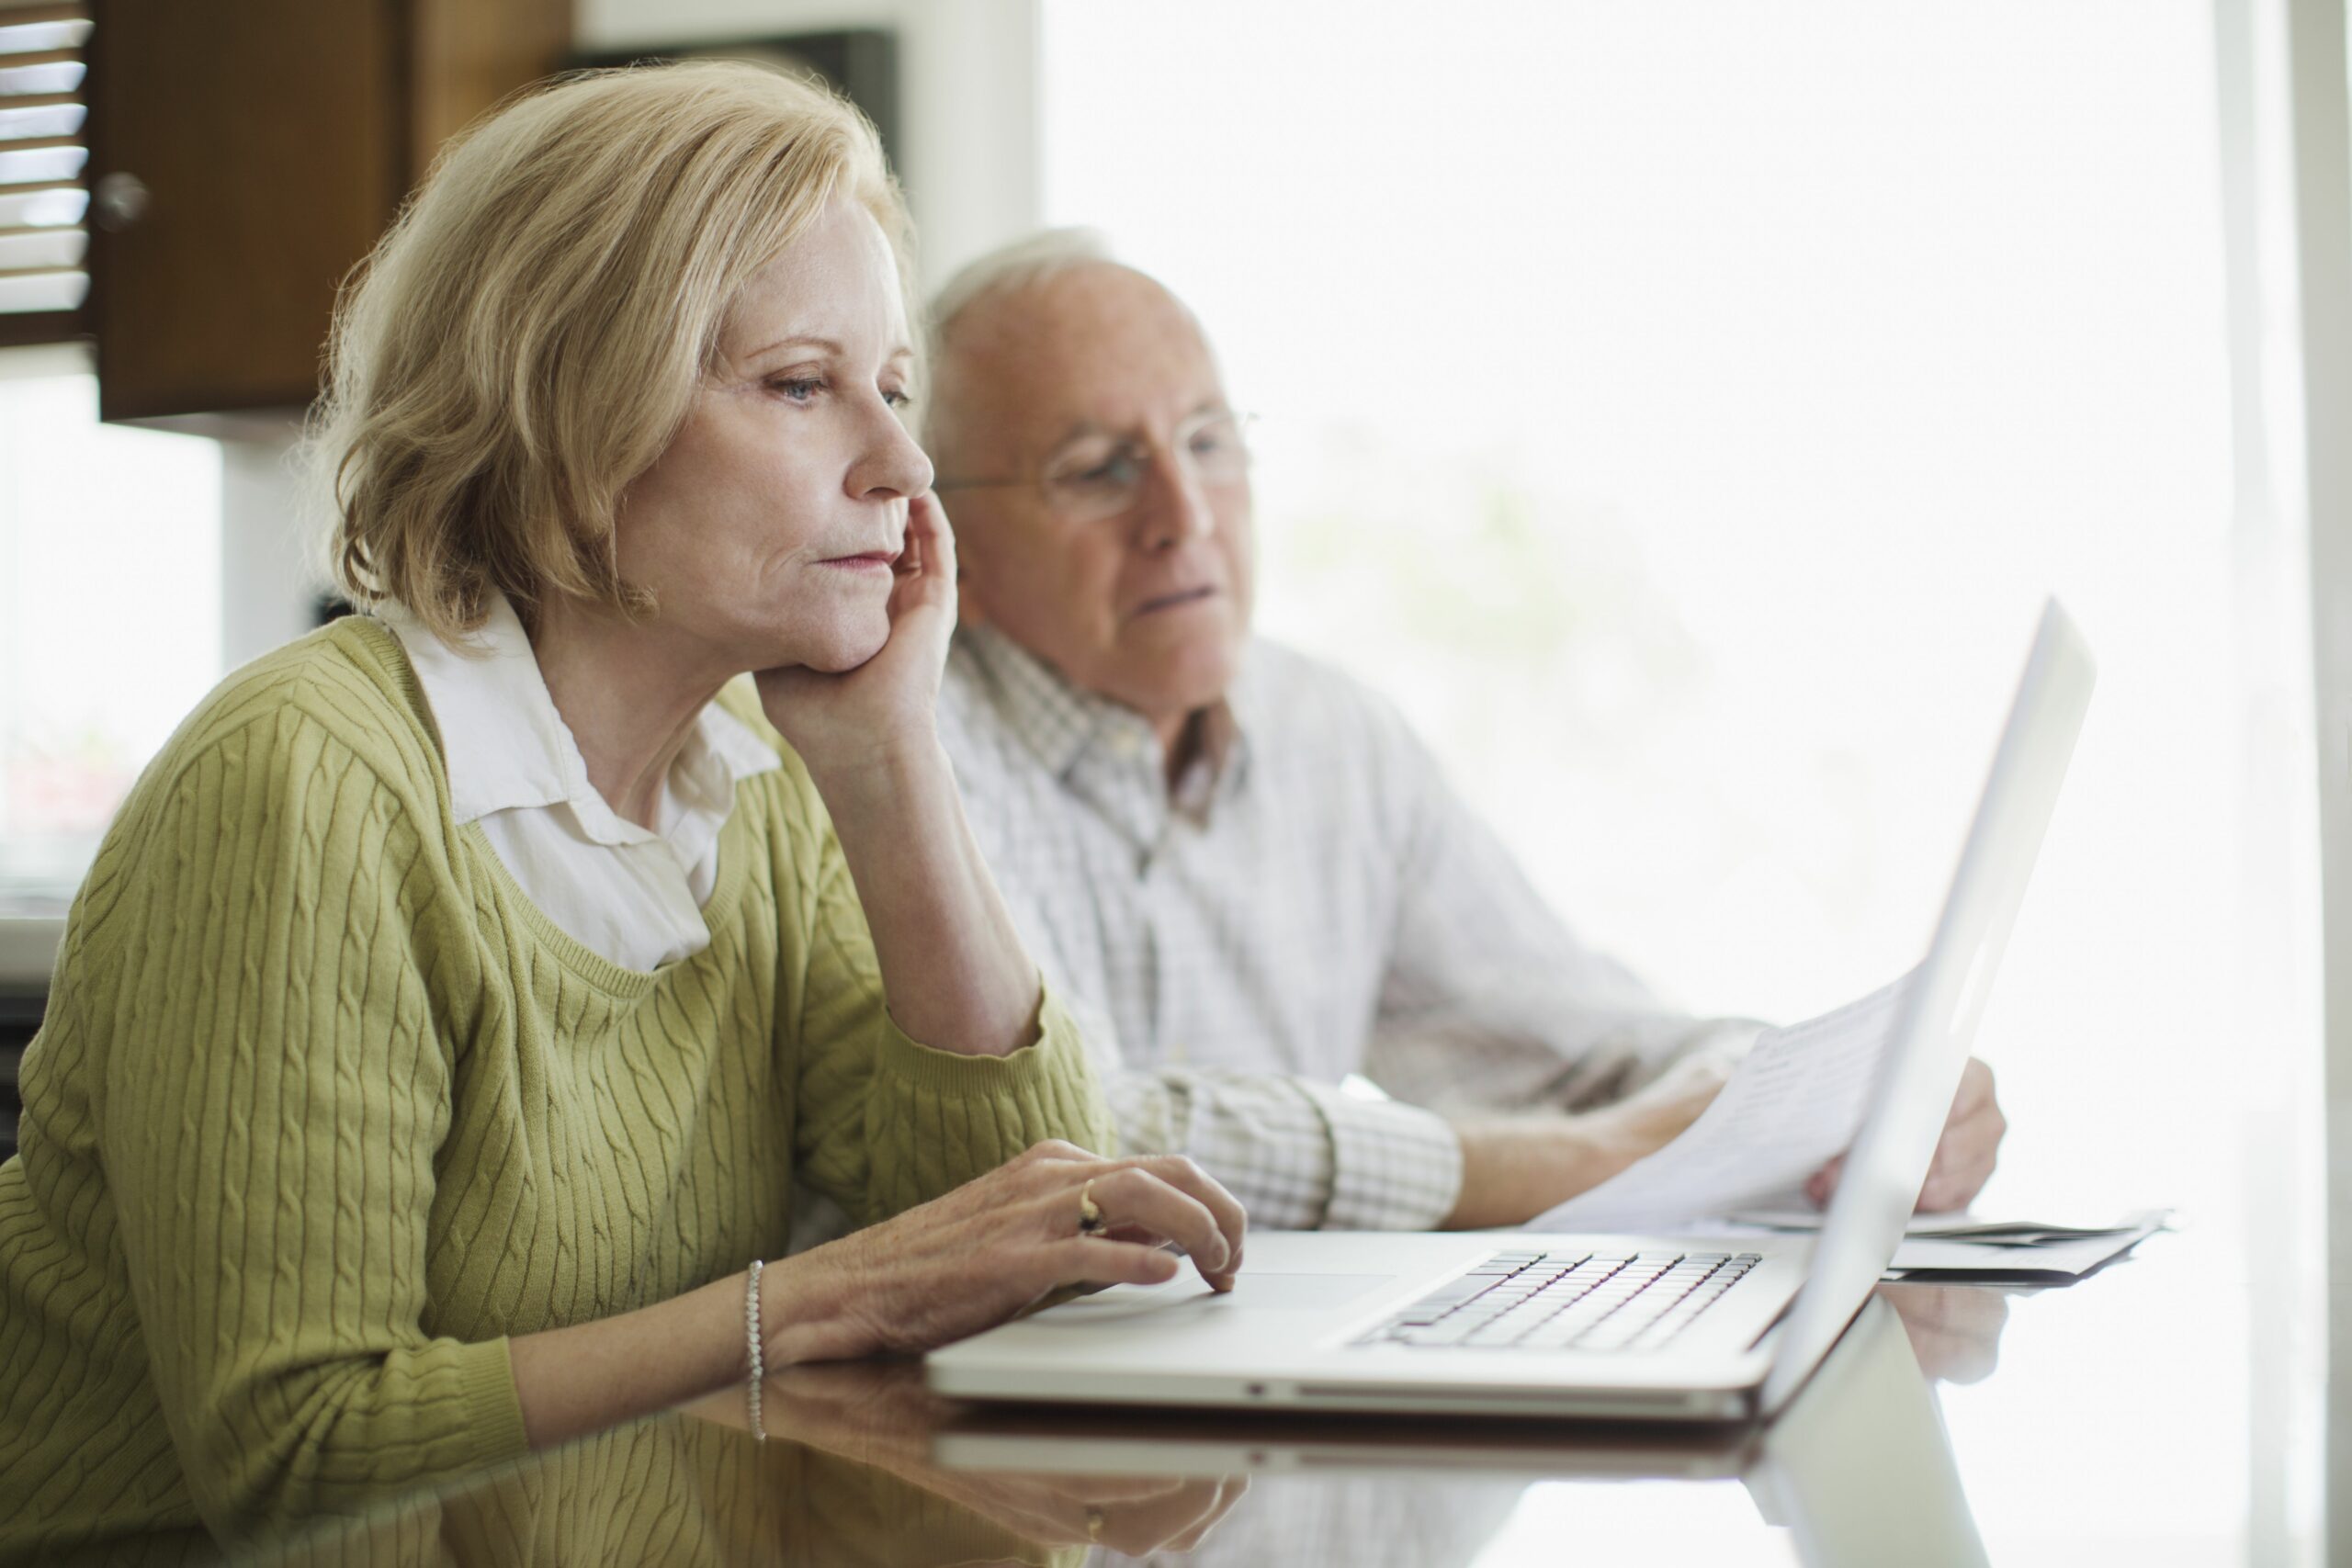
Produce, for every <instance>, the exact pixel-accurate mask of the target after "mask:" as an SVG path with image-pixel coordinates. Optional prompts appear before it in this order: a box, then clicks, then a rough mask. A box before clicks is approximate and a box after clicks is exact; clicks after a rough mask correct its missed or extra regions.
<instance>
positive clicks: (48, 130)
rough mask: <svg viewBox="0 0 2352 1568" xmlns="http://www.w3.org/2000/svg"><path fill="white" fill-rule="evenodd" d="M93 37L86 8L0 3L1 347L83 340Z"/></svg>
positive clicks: (13, 1) (21, 1)
mask: <svg viewBox="0 0 2352 1568" xmlns="http://www.w3.org/2000/svg"><path fill="white" fill-rule="evenodd" d="M89 37H90V15H89V8H88V6H86V5H79V4H64V5H58V4H39V3H29V0H0V346H6V345H11V344H28V343H51V342H57V341H60V340H62V339H66V338H73V337H78V336H80V335H81V334H82V333H83V332H84V331H85V326H84V322H83V320H82V303H83V300H84V299H85V297H86V296H87V295H88V293H89V289H90V279H89V274H88V273H87V271H85V258H86V256H87V254H88V250H89V231H88V228H87V220H88V216H89V207H90V191H89V186H88V183H87V178H86V169H87V165H88V163H89V149H88V146H87V144H86V142H85V136H84V119H85V116H86V114H87V113H88V109H87V107H86V99H85V93H84V91H83V78H84V75H85V72H86V70H87V64H86V56H85V51H86V49H87V47H88V43H89ZM123 194H125V196H126V199H130V197H129V195H128V193H123Z"/></svg>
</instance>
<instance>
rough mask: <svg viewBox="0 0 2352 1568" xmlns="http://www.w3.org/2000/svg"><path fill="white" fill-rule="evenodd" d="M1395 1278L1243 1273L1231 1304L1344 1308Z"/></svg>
mask: <svg viewBox="0 0 2352 1568" xmlns="http://www.w3.org/2000/svg"><path fill="white" fill-rule="evenodd" d="M1396 1277H1397V1276H1396V1275H1394V1274H1252V1273H1250V1272H1249V1271H1248V1270H1247V1269H1244V1270H1243V1272H1242V1275H1241V1278H1240V1279H1239V1280H1237V1281H1236V1282H1235V1284H1234V1288H1233V1297H1232V1299H1233V1301H1234V1302H1235V1303H1236V1304H1238V1305H1240V1306H1247V1307H1335V1306H1344V1305H1346V1304H1347V1303H1350V1302H1351V1301H1353V1300H1355V1299H1356V1298H1357V1297H1358V1296H1360V1295H1363V1293H1364V1292H1367V1291H1375V1290H1378V1289H1379V1288H1380V1287H1381V1286H1383V1285H1385V1284H1386V1283H1388V1282H1389V1281H1390V1280H1394V1279H1395V1278H1396Z"/></svg>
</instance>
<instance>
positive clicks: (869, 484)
mask: <svg viewBox="0 0 2352 1568" xmlns="http://www.w3.org/2000/svg"><path fill="white" fill-rule="evenodd" d="M872 428H873V436H872V445H871V446H870V447H869V449H868V450H867V452H866V454H865V457H862V458H861V459H860V460H859V461H858V463H857V464H856V466H855V467H854V468H851V470H850V492H851V493H852V494H853V495H855V496H858V497H859V498H860V499H873V500H880V501H887V500H889V499H890V498H892V497H894V496H913V495H921V494H922V492H923V491H927V490H929V489H930V488H931V480H932V474H933V470H932V466H931V457H930V456H929V455H928V454H927V453H925V452H924V451H923V449H922V447H921V446H917V445H916V444H915V438H914V436H913V435H912V434H910V433H909V432H908V430H907V427H906V426H905V425H904V424H901V423H899V417H898V415H896V414H895V413H892V412H889V410H888V407H887V406H886V407H885V408H884V409H883V412H882V417H881V418H879V419H878V420H876V421H875V422H874V423H873V427H872Z"/></svg>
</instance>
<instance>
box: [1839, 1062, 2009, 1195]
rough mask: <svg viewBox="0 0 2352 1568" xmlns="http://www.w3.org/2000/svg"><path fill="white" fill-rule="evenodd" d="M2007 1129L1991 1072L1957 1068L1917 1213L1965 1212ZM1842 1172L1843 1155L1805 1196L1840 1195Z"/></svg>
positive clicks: (1976, 1066) (1979, 1066)
mask: <svg viewBox="0 0 2352 1568" xmlns="http://www.w3.org/2000/svg"><path fill="white" fill-rule="evenodd" d="M2008 1130H2009V1122H2008V1118H2007V1117H2006V1116H2003V1115H2002V1114H2001V1107H2000V1104H1999V1102H1998V1101H1996V1100H1995V1099H1994V1098H1993V1069H1992V1068H1990V1067H1988V1066H1985V1064H1984V1063H1982V1062H1980V1061H1978V1060H1977V1059H1976V1058H1975V1057H1973V1056H1971V1057H1970V1058H1969V1059H1968V1066H1965V1067H1963V1068H1962V1069H1961V1074H1960V1092H1959V1093H1958V1094H1956V1095H1954V1096H1953V1097H1952V1101H1951V1115H1950V1116H1947V1117H1946V1118H1944V1135H1943V1136H1942V1137H1941V1138H1939V1139H1938V1140H1937V1141H1936V1158H1935V1163H1934V1164H1932V1165H1930V1166H1929V1167H1928V1179H1927V1181H1926V1183H1925V1184H1924V1185H1922V1186H1921V1187H1920V1189H1919V1213H1923V1214H1932V1213H1941V1212H1943V1211H1945V1210H1949V1209H1965V1208H1966V1207H1968V1205H1969V1202H1970V1201H1972V1200H1973V1199H1974V1198H1975V1196H1976V1194H1978V1193H1979V1192H1982V1191H1983V1190H1985V1182H1986V1181H1987V1180H1989V1179H1991V1178H1992V1175H1993V1165H1994V1162H1995V1161H1996V1159H1997V1158H1998V1157H1999V1153H2000V1147H2001V1135H2002V1134H2005V1133H2007V1131H2008ZM1845 1168H1846V1158H1845V1156H1843V1155H1840V1156H1838V1158H1836V1159H1833V1160H1831V1161H1830V1162H1829V1163H1828V1164H1827V1165H1825V1166H1823V1167H1822V1168H1820V1169H1819V1170H1817V1171H1815V1172H1814V1173H1813V1179H1812V1180H1810V1181H1808V1182H1806V1183H1805V1185H1804V1190H1805V1196H1806V1197H1808V1198H1810V1199H1812V1200H1813V1201H1815V1202H1816V1203H1821V1204H1826V1203H1827V1202H1828V1201H1829V1195H1830V1194H1831V1193H1833V1192H1835V1191H1837V1190H1838V1175H1839V1174H1840V1173H1841V1172H1842V1171H1843V1170H1844V1169H1845Z"/></svg>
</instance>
